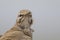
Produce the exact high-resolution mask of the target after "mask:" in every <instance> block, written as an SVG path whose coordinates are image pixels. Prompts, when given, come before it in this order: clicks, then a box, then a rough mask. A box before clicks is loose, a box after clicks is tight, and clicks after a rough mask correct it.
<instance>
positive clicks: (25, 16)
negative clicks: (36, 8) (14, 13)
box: [0, 10, 33, 40]
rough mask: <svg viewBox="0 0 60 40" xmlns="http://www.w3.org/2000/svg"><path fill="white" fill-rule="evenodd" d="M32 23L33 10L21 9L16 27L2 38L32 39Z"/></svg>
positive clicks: (12, 39) (3, 39)
mask: <svg viewBox="0 0 60 40" xmlns="http://www.w3.org/2000/svg"><path fill="white" fill-rule="evenodd" d="M32 23H33V20H32V14H31V12H30V11H29V10H21V11H20V12H19V14H18V17H17V19H16V24H15V25H14V27H12V28H11V29H10V30H8V31H7V32H6V33H5V34H4V35H3V36H2V37H1V38H0V40H32V32H33V29H31V25H32Z"/></svg>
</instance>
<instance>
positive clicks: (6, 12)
mask: <svg viewBox="0 0 60 40" xmlns="http://www.w3.org/2000/svg"><path fill="white" fill-rule="evenodd" d="M22 9H28V10H31V12H32V15H33V19H34V23H33V25H32V28H33V29H34V30H35V32H33V40H60V0H0V35H2V34H4V33H5V32H6V31H7V30H9V29H10V28H11V27H13V26H14V24H15V21H16V17H17V14H18V12H19V11H20V10H22Z"/></svg>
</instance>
